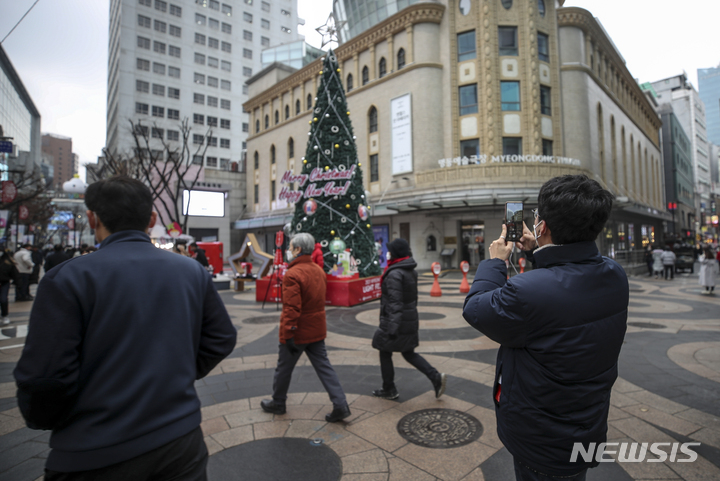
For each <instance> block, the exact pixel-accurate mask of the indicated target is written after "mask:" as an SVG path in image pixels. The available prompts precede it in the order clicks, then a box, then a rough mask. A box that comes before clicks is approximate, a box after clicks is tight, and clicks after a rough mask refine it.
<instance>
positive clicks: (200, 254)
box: [189, 242, 210, 268]
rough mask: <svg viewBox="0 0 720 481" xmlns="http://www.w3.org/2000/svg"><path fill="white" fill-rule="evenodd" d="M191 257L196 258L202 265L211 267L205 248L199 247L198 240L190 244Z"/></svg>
mask: <svg viewBox="0 0 720 481" xmlns="http://www.w3.org/2000/svg"><path fill="white" fill-rule="evenodd" d="M189 251H190V257H192V258H193V259H195V260H196V261H198V262H199V263H200V265H201V266H203V267H205V268H207V267H210V263H209V262H208V260H207V256H206V255H205V249H201V248H200V247H198V245H197V242H193V243H192V244H190V249H189Z"/></svg>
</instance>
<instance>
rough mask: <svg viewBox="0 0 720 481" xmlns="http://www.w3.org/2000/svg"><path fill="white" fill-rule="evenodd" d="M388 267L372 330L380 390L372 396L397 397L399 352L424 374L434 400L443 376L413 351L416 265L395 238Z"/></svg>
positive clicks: (442, 388)
mask: <svg viewBox="0 0 720 481" xmlns="http://www.w3.org/2000/svg"><path fill="white" fill-rule="evenodd" d="M387 259H388V266H387V267H386V268H385V272H384V273H383V275H382V297H381V298H380V327H378V330H377V331H375V335H374V336H373V341H372V346H373V347H374V348H375V349H377V350H379V351H380V371H381V373H382V379H383V387H382V389H377V390H375V391H373V396H376V397H379V398H383V399H397V398H398V397H399V396H400V394H399V393H398V390H397V388H396V387H395V382H394V381H395V369H394V367H393V362H392V353H393V352H400V353H402V356H403V357H404V358H405V360H406V361H407V362H408V363H410V364H411V365H413V366H414V367H415V368H416V369H417V370H419V371H420V372H422V373H423V374H425V375H426V376H427V377H428V379H430V382H432V385H433V388H434V389H435V397H436V398H439V397H440V396H442V395H443V393H444V392H445V384H446V376H445V374H442V373H440V372H438V370H437V369H435V368H434V367H432V366H431V365H430V363H428V362H427V361H426V360H425V358H423V357H422V356H421V355H419V354H417V353H416V352H415V351H414V349H415V348H416V347H417V346H418V344H419V339H418V328H419V318H418V311H417V299H418V290H417V277H418V275H417V272H416V271H415V268H416V267H417V263H416V262H415V260H414V259H413V258H412V252H410V245H409V244H408V242H407V241H406V240H405V239H395V240H394V241H392V242H391V243H389V244H388V258H387Z"/></svg>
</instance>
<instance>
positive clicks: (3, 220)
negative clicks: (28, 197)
mask: <svg viewBox="0 0 720 481" xmlns="http://www.w3.org/2000/svg"><path fill="white" fill-rule="evenodd" d="M9 217H10V211H9V210H0V238H2V237H5V229H7V223H8V218H9Z"/></svg>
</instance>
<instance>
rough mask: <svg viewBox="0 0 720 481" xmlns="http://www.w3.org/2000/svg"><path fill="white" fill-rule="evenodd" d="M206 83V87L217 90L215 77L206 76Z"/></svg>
mask: <svg viewBox="0 0 720 481" xmlns="http://www.w3.org/2000/svg"><path fill="white" fill-rule="evenodd" d="M207 83H208V87H215V88H217V86H218V79H217V77H210V76H209V75H208V82H207Z"/></svg>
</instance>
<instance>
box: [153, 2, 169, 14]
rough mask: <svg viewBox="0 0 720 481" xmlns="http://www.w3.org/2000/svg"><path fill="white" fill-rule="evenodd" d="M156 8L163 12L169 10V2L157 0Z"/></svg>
mask: <svg viewBox="0 0 720 481" xmlns="http://www.w3.org/2000/svg"><path fill="white" fill-rule="evenodd" d="M155 10H159V11H161V12H163V13H165V12H167V2H163V0H155Z"/></svg>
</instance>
